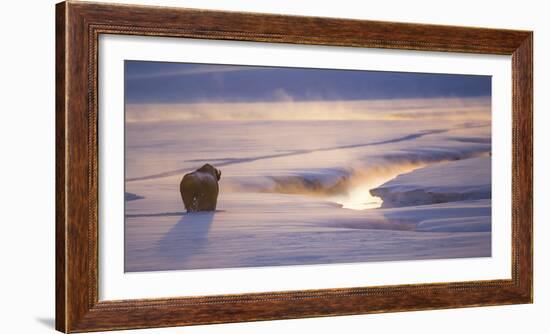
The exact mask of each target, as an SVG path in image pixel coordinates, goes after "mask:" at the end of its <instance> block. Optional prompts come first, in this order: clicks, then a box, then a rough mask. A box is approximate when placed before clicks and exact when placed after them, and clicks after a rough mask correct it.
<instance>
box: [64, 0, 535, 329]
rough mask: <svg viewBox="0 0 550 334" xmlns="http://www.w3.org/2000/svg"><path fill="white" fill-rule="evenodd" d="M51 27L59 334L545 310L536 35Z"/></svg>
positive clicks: (271, 20)
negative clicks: (540, 275) (539, 254)
mask: <svg viewBox="0 0 550 334" xmlns="http://www.w3.org/2000/svg"><path fill="white" fill-rule="evenodd" d="M56 12H57V17H56V43H57V44H56V75H57V76H56V152H57V163H56V188H57V189H56V196H57V199H56V328H57V329H58V330H59V331H63V332H86V331H98V330H119V329H130V328H150V327H166V326H183V325H194V324H211V323H223V322H239V321H257V320H270V319H288V318H302V317H320V316H334V315H349V314H365V313H380V312H397V311H409V310H411V311H412V310H428V309H440V308H441V309H442V308H453V307H472V306H488V305H504V304H520V303H531V302H532V300H533V289H532V281H533V251H532V187H533V180H532V177H533V174H532V161H533V153H532V152H533V144H532V139H533V138H532V112H533V107H532V103H533V96H532V94H533V84H532V73H533V59H532V58H533V50H532V48H533V42H532V41H533V38H532V32H530V31H516V30H499V29H485V28H472V27H451V26H438V25H421V24H409V23H394V22H377V21H358V20H345V19H333V18H316V17H297V16H281V15H267V14H252V13H238V12H220V11H203V10H196V9H181V8H167V7H147V6H129V5H114V4H99V3H86V2H72V1H68V2H63V3H60V4H58V5H57V8H56Z"/></svg>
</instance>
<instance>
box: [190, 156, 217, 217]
mask: <svg viewBox="0 0 550 334" xmlns="http://www.w3.org/2000/svg"><path fill="white" fill-rule="evenodd" d="M221 175H222V172H221V171H220V170H219V169H217V168H215V167H214V166H212V165H210V164H206V165H204V166H202V167H201V168H199V169H197V170H196V171H194V172H192V173H189V174H185V175H184V176H183V179H181V182H180V194H181V199H182V200H183V204H184V205H185V209H186V210H187V212H196V211H215V210H216V204H217V202H218V193H219V190H220V188H219V186H218V181H219V180H220V177H221Z"/></svg>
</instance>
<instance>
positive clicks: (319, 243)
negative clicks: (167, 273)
mask: <svg viewBox="0 0 550 334" xmlns="http://www.w3.org/2000/svg"><path fill="white" fill-rule="evenodd" d="M476 108H478V106H476ZM483 112H486V113H490V108H489V109H487V110H484V111H483ZM126 131H127V133H126V136H127V140H126V143H127V144H126V145H127V146H126V192H127V193H130V194H131V195H128V196H127V198H126V221H125V239H126V240H125V270H126V271H151V270H178V269H199V268H227V267H255V266H277V265H310V264H325V263H350V262H365V261H389V260H393V261H395V260H415V259H442V258H460V257H486V256H491V162H490V161H491V159H490V151H491V144H490V138H491V133H490V131H491V130H490V122H487V121H480V120H476V121H475V122H474V121H468V120H467V119H466V120H465V119H462V118H459V119H456V120H449V119H447V120H445V121H444V122H442V121H439V120H434V119H422V118H420V119H417V120H373V121H370V120H362V121H334V120H330V121H273V120H267V121H208V122H201V121H175V120H172V121H170V122H133V123H128V124H127V126H126ZM129 138H131V140H128V139H129ZM199 143H200V145H199ZM204 163H211V164H213V165H215V166H216V167H217V168H219V169H221V170H222V178H221V180H220V195H219V200H218V211H216V212H211V213H191V214H187V213H185V210H184V207H183V204H182V202H181V198H180V194H179V181H180V179H181V177H182V176H183V174H185V173H187V172H190V171H192V170H194V169H196V168H198V167H200V166H201V165H202V164H204Z"/></svg>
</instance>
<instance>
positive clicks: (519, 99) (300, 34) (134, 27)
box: [56, 1, 533, 333]
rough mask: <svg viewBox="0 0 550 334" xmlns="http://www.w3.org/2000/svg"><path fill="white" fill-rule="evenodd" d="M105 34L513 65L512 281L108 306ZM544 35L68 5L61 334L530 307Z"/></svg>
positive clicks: (62, 70)
mask: <svg viewBox="0 0 550 334" xmlns="http://www.w3.org/2000/svg"><path fill="white" fill-rule="evenodd" d="M101 34H120V35H141V36H170V37H185V38H199V39H216V40H240V41H261V42H269V43H297V44H314V45H331V46H348V47H359V48H388V49H403V50H418V51H441V52H463V53H478V54H498V55H511V56H512V87H513V91H512V96H513V99H512V101H510V103H511V104H512V113H513V120H512V123H513V126H512V127H513V129H512V137H513V138H512V141H513V143H512V147H513V150H512V157H513V159H512V203H513V204H512V208H510V210H512V257H511V258H512V262H511V263H510V266H511V268H512V270H511V272H512V277H511V279H499V280H488V281H467V282H455V283H433V284H410V285H397V286H377V287H368V286H366V287H356V288H338V289H323V290H302V291H288V292H269V293H251V294H238V295H218V296H208V297H178V298H164V299H142V300H137V299H136V300H122V301H99V299H98V204H97V203H98V181H97V180H98V178H97V173H98V156H97V155H98V153H97V152H98V128H97V127H98V123H97V114H98V104H97V94H98V80H97V73H98V48H97V45H98V37H99V36H100V35H101ZM532 116H533V33H532V32H530V31H516V30H499V29H484V28H467V27H451V26H439V25H422V24H408V23H394V22H377V21H358V20H347V19H333V18H316V17H297V16H282V15H266V14H252V13H237V12H220V11H203V10H196V9H180V8H163V7H147V6H128V5H113V4H99V3H86V2H73V1H66V2H63V3H59V4H58V5H57V7H56V156H57V157H56V329H57V330H59V331H63V332H67V333H69V332H86V331H99V330H120V329H130V328H149V327H166V326H182V325H195V324H212V323H224V322H241V321H256V320H269V319H289V318H302V317H321V316H333V315H351V314H365V313H380V312H398V311H411V310H429V309H442V308H456V307H473V306H489V305H505V304H519V303H531V302H532V301H533V250H532V245H533V239H532V238H533V236H532V231H533V230H532V222H533V213H532V194H533V191H532V189H533V170H532V163H533V135H532V127H533V117H532Z"/></svg>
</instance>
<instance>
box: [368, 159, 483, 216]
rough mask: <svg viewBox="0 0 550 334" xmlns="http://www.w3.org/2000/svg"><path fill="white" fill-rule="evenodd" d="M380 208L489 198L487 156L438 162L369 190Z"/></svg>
mask: <svg viewBox="0 0 550 334" xmlns="http://www.w3.org/2000/svg"><path fill="white" fill-rule="evenodd" d="M370 192H371V194H372V195H374V196H377V197H380V198H381V199H382V200H383V201H384V202H383V204H382V207H383V208H389V207H402V206H413V205H426V204H435V203H447V202H456V201H465V200H476V199H488V198H491V158H490V157H480V158H470V159H464V160H458V161H451V162H443V163H438V164H435V165H432V166H429V167H425V168H421V169H417V170H415V171H413V172H411V173H408V174H402V175H399V176H397V177H396V178H394V179H393V180H391V181H389V182H386V183H384V184H383V185H381V186H380V187H378V188H375V189H372V190H371V191H370Z"/></svg>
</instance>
